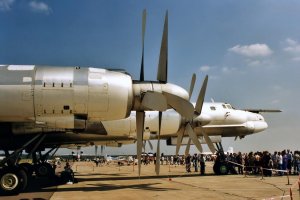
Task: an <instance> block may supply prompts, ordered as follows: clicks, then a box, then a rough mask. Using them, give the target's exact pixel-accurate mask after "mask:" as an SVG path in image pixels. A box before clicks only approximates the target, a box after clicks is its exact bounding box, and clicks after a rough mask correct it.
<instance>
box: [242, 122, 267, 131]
mask: <svg viewBox="0 0 300 200" xmlns="http://www.w3.org/2000/svg"><path fill="white" fill-rule="evenodd" d="M246 127H247V129H248V130H249V131H251V132H252V133H258V132H261V131H264V130H266V129H267V128H268V124H267V122H265V121H248V122H247V123H246Z"/></svg>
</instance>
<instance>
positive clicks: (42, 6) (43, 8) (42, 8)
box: [29, 1, 51, 14]
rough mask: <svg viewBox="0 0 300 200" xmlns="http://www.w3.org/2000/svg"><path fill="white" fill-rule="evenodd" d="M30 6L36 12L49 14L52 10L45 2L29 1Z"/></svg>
mask: <svg viewBox="0 0 300 200" xmlns="http://www.w3.org/2000/svg"><path fill="white" fill-rule="evenodd" d="M29 7H30V8H31V10H32V11H34V12H39V13H44V14H49V13H50V11H51V8H50V7H49V6H48V5H47V4H46V3H44V2H37V1H31V2H30V3H29Z"/></svg>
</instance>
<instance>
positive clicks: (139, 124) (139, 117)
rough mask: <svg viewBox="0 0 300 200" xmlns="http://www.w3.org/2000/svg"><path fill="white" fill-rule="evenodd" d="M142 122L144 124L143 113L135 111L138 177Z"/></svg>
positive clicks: (141, 147) (140, 163)
mask: <svg viewBox="0 0 300 200" xmlns="http://www.w3.org/2000/svg"><path fill="white" fill-rule="evenodd" d="M144 122H145V112H143V111H136V134H137V143H136V144H137V149H136V152H137V159H138V168H139V170H138V172H139V177H140V176H141V165H142V160H141V156H142V150H143V134H144Z"/></svg>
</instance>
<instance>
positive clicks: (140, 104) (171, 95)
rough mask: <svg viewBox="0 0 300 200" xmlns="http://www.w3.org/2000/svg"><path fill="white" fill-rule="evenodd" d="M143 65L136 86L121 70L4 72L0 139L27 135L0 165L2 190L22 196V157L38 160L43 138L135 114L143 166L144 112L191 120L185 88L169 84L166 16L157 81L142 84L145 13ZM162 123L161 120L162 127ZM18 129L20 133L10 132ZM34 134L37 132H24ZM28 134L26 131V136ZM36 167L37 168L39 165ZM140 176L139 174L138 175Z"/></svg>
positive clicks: (23, 68) (0, 71) (12, 68)
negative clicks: (23, 154) (169, 111)
mask: <svg viewBox="0 0 300 200" xmlns="http://www.w3.org/2000/svg"><path fill="white" fill-rule="evenodd" d="M142 22H143V23H142V61H141V70H140V79H139V80H133V79H132V78H131V76H130V75H129V74H127V73H126V72H124V71H120V70H112V69H110V70H109V69H100V68H92V67H79V66H74V67H61V66H56V67H55V66H43V67H42V66H37V65H1V66H0V130H1V136H3V137H5V138H15V137H16V136H17V135H18V133H20V134H25V135H26V136H27V140H23V141H20V140H19V141H18V142H19V143H21V146H20V147H19V148H16V149H11V147H13V146H18V145H16V143H17V141H14V140H12V143H10V144H9V146H10V148H9V149H10V150H13V152H9V151H8V149H5V148H4V149H3V150H5V154H6V158H5V159H3V160H2V161H1V162H0V167H1V169H0V183H1V184H0V190H2V191H3V192H4V193H6V194H10V193H17V192H19V191H22V190H23V189H24V188H25V187H26V185H27V178H28V177H27V174H26V170H24V168H22V167H20V166H19V165H18V164H17V161H18V158H19V154H20V152H22V151H23V150H24V149H28V150H29V152H30V153H31V154H35V152H36V149H37V148H38V146H39V144H41V143H42V141H43V140H44V139H45V137H46V136H45V134H44V133H45V132H44V131H46V132H48V133H49V132H51V131H52V132H59V131H62V132H74V133H76V132H82V131H83V130H85V129H93V126H94V124H95V123H98V122H100V121H105V120H117V119H124V118H126V117H128V116H129V115H130V112H131V111H135V112H136V118H135V123H136V127H137V151H138V159H139V163H140V162H141V151H142V143H143V141H142V139H143V130H144V121H145V119H144V118H145V111H147V110H156V111H159V116H161V112H162V111H165V110H167V109H168V108H173V109H175V110H176V111H177V112H179V113H180V115H182V116H185V117H186V118H188V119H190V118H192V115H193V110H194V108H193V105H192V104H191V103H190V102H189V95H188V92H187V91H186V90H184V89H183V88H181V87H179V86H177V85H174V84H171V83H168V82H167V71H168V59H167V57H168V13H166V16H165V22H164V30H163V36H162V42H161V48H160V56H159V64H158V72H157V81H145V79H144V37H145V25H146V11H144V12H143V20H142ZM160 121H161V117H159V123H160ZM14 128H17V129H18V130H21V131H20V132H18V133H17V132H14V131H12V130H13V129H14ZM28 128H29V129H30V130H35V131H36V132H26V131H28ZM22 130H24V131H22ZM35 164H36V165H37V166H39V165H38V163H35ZM139 171H140V170H139Z"/></svg>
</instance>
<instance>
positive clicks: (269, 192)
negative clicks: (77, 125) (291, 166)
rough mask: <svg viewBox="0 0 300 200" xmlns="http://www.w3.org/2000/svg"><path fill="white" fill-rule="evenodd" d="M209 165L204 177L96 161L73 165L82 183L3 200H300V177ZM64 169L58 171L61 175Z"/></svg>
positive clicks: (37, 183)
mask: <svg viewBox="0 0 300 200" xmlns="http://www.w3.org/2000/svg"><path fill="white" fill-rule="evenodd" d="M212 164H213V163H212V162H206V175H200V174H199V172H194V170H193V169H192V172H191V173H187V172H185V166H178V165H177V166H175V165H161V167H160V168H161V169H160V175H159V176H156V174H155V170H154V169H155V166H154V165H153V164H151V165H142V169H141V176H140V177H139V176H138V167H137V166H133V165H130V166H118V165H117V164H114V163H113V164H109V165H103V166H98V167H96V166H95V164H94V163H93V162H75V163H73V164H72V169H73V170H74V172H75V177H76V179H77V180H78V183H74V184H63V185H57V184H55V181H54V180H49V179H46V178H36V179H35V180H34V181H32V184H30V185H29V188H28V189H27V191H26V192H24V193H22V194H19V195H16V196H2V197H0V199H5V200H10V199H22V200H25V199H26V200H27V199H28V200H29V199H34V200H43V199H45V200H49V199H50V200H62V199H90V200H92V199H110V200H120V199H122V200H126V199H143V200H147V199H164V200H168V199H172V200H175V199H185V200H188V199H232V200H236V199H255V200H256V199H291V196H290V195H291V194H292V197H293V199H300V197H299V185H298V184H299V183H298V181H299V176H298V175H291V176H286V175H285V176H272V177H262V176H261V175H247V176H245V175H224V176H217V175H214V174H213V172H212ZM62 168H63V166H61V167H60V168H58V171H59V170H61V169H62Z"/></svg>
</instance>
